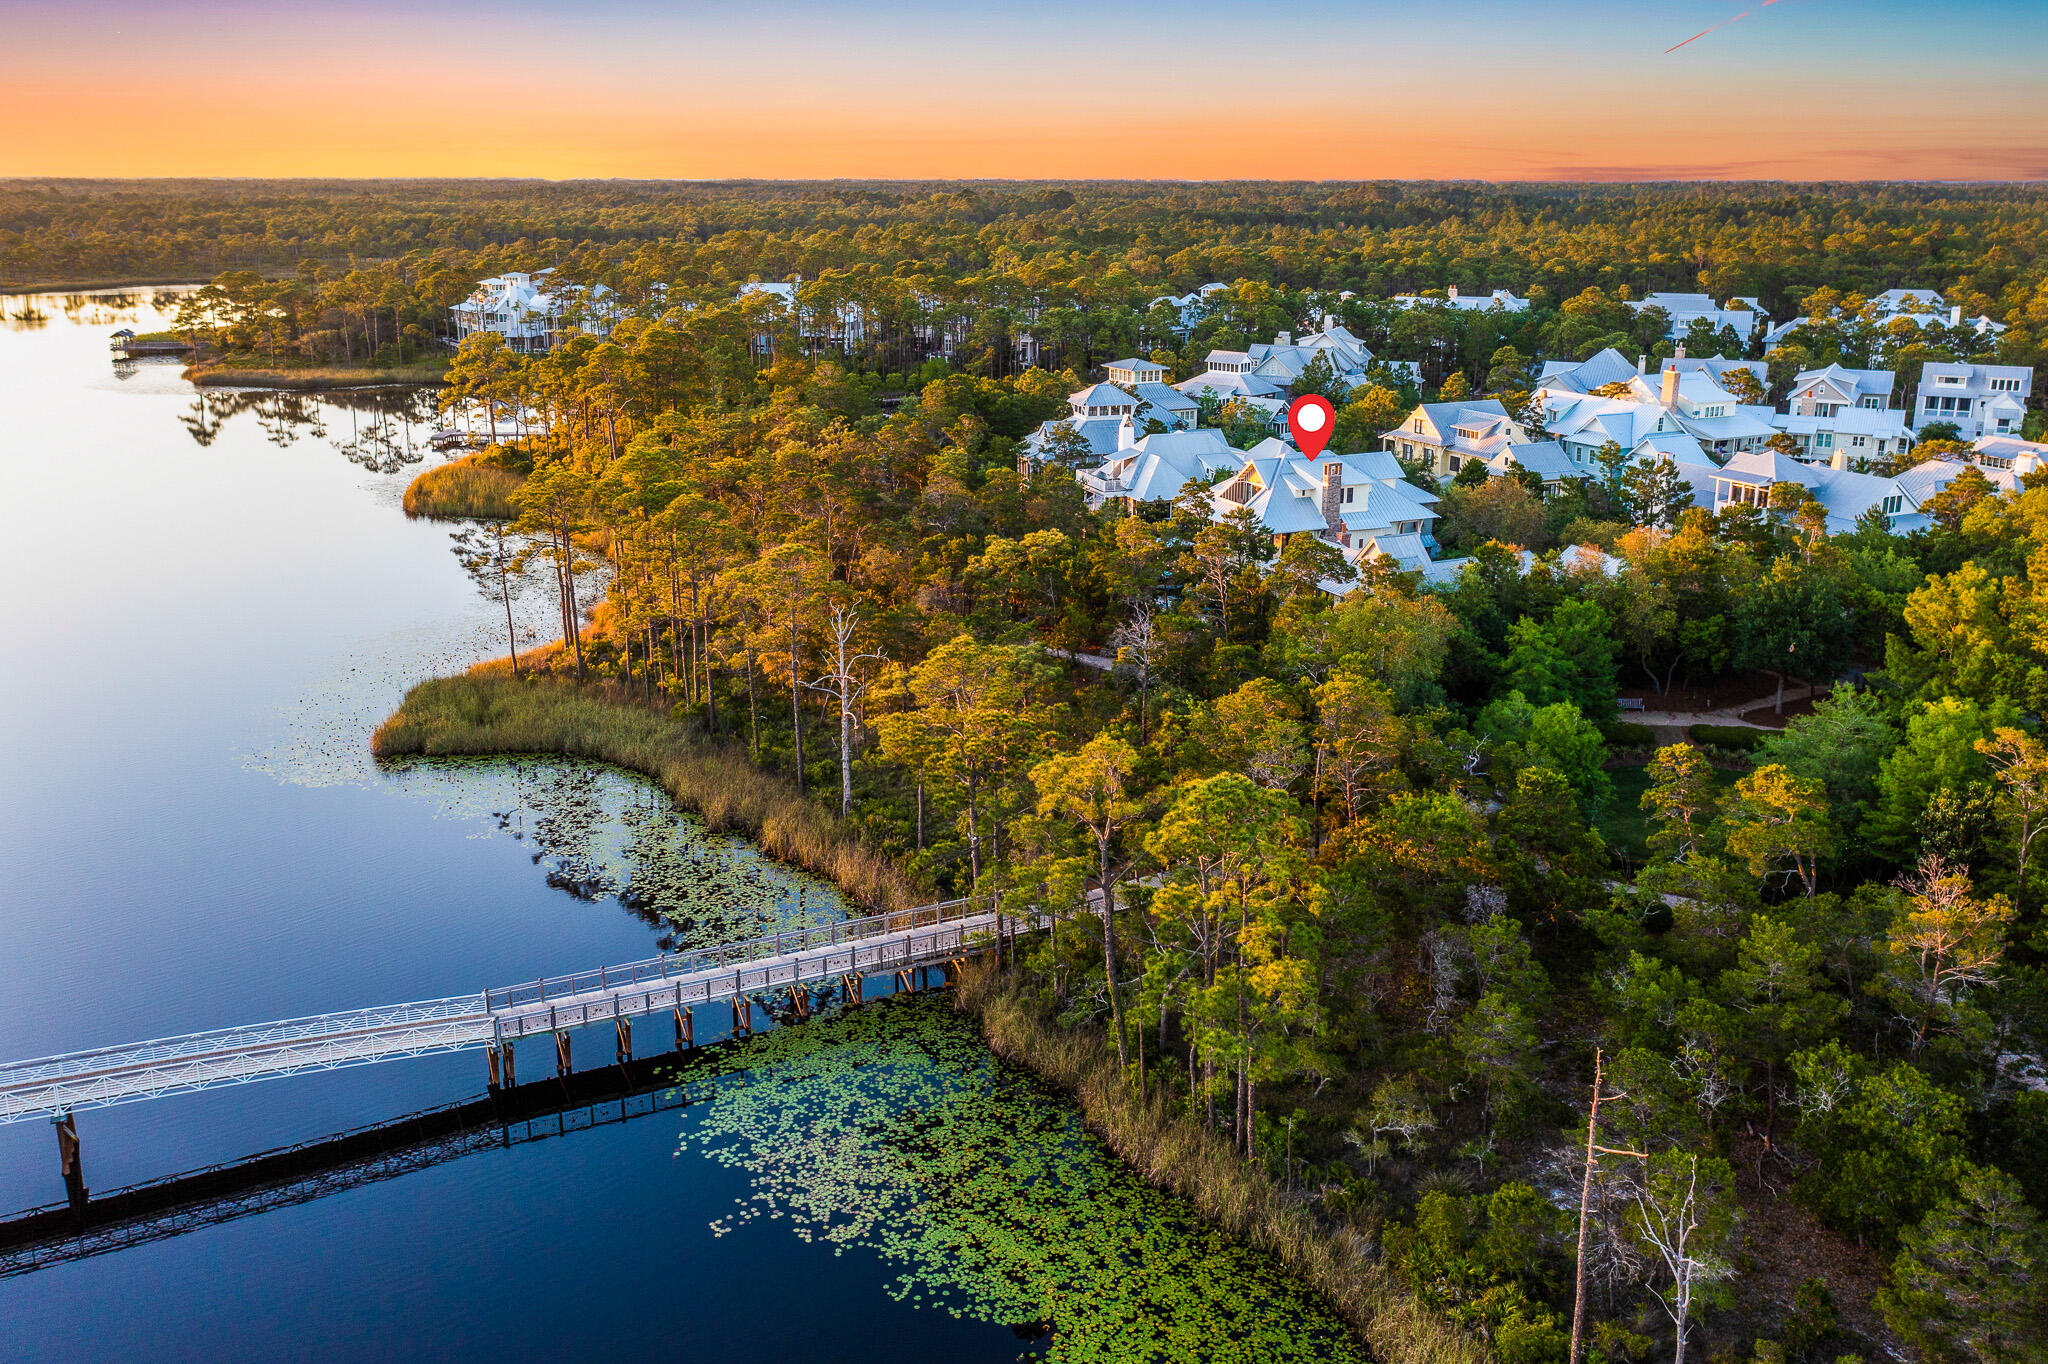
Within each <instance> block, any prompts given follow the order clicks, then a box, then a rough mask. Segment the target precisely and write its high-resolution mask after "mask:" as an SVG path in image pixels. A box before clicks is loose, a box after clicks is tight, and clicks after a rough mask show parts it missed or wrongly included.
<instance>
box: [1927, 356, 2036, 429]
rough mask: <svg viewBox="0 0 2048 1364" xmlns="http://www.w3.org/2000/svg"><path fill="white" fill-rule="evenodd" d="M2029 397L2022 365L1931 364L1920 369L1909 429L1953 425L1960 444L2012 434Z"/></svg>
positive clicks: (2030, 386) (2028, 375)
mask: <svg viewBox="0 0 2048 1364" xmlns="http://www.w3.org/2000/svg"><path fill="white" fill-rule="evenodd" d="M2033 394H2034V371H2033V369H2032V367H2030V366H2027V365H1971V364H1951V363H1948V362H1946V361H1939V360H1930V361H1928V362H1927V363H1926V364H1925V365H1924V366H1922V367H1921V370H1920V397H1919V401H1918V402H1917V403H1916V404H1915V406H1914V409H1913V412H1914V416H1913V429H1914V430H1916V431H1917V430H1919V429H1920V428H1921V427H1924V426H1926V425H1927V424H1928V423H1929V422H1953V423H1954V424H1955V426H1956V429H1957V430H1958V431H1960V432H1961V433H1962V438H1963V439H1964V440H1975V439H1977V438H1978V437H1979V436H2016V435H2018V434H2019V433H2020V429H2021V427H2022V426H2024V425H2025V423H2026V416H2027V400H2028V399H2029V398H2031V397H2032V396H2033Z"/></svg>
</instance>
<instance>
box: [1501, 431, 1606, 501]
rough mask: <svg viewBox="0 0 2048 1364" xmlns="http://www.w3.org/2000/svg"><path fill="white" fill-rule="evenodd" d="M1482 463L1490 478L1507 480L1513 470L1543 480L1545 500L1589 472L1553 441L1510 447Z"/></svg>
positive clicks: (1589, 471) (1533, 442) (1532, 442)
mask: <svg viewBox="0 0 2048 1364" xmlns="http://www.w3.org/2000/svg"><path fill="white" fill-rule="evenodd" d="M1485 463H1486V472H1487V475H1488V477H1491V478H1506V477H1507V476H1508V475H1509V474H1510V473H1513V472H1514V471H1515V470H1516V469H1526V470H1528V471H1529V472H1530V473H1532V474H1534V475H1536V477H1537V478H1539V479H1541V480H1542V482H1543V495H1544V496H1546V497H1548V496H1549V495H1550V494H1551V493H1552V492H1553V491H1555V490H1556V489H1557V488H1558V487H1559V486H1560V485H1561V484H1563V483H1564V482H1565V480H1567V479H1574V478H1585V477H1587V476H1588V475H1589V474H1590V473H1591V472H1592V471H1591V470H1589V469H1587V468H1586V467H1585V466H1584V465H1582V464H1580V463H1579V462H1578V461H1577V460H1574V459H1573V458H1572V457H1571V456H1570V455H1569V454H1567V453H1566V452H1565V448H1564V446H1562V445H1560V444H1559V443H1558V442H1556V441H1554V440H1539V441H1531V442H1530V443H1529V444H1527V445H1510V446H1508V447H1507V449H1505V450H1503V451H1501V452H1500V453H1499V454H1497V455H1495V456H1494V457H1493V458H1491V459H1489V460H1487V461H1485Z"/></svg>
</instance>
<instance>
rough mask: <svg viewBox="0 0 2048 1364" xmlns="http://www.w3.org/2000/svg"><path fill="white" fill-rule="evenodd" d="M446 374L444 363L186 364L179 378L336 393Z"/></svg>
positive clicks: (435, 379)
mask: <svg viewBox="0 0 2048 1364" xmlns="http://www.w3.org/2000/svg"><path fill="white" fill-rule="evenodd" d="M447 373H448V367H447V365H445V364H433V365H413V366H407V367H405V368H404V369H402V370H398V371H378V370H368V369H366V370H360V371H357V370H345V369H317V370H294V369H261V368H258V369H247V368H234V369H228V368H208V367H207V366H205V365H187V366H186V367H185V370H184V372H183V373H182V374H181V375H180V376H179V377H180V378H182V379H184V380H185V381H186V382H187V383H189V384H192V385H193V386H194V387H197V388H277V389H291V390H297V391H301V392H321V393H335V392H341V391H344V390H347V389H352V388H426V387H429V386H433V385H438V384H440V383H441V382H442V380H443V379H444V377H445V376H446V375H447Z"/></svg>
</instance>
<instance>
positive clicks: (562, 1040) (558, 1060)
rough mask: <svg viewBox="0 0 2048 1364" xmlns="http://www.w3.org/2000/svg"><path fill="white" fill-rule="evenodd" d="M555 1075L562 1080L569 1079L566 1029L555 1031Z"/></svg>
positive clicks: (567, 1033)
mask: <svg viewBox="0 0 2048 1364" xmlns="http://www.w3.org/2000/svg"><path fill="white" fill-rule="evenodd" d="M555 1074H556V1075H557V1076H559V1077H560V1078H562V1079H564V1080H566V1079H568V1078H569V1030H568V1029H567V1028H558V1029H556V1030H555Z"/></svg>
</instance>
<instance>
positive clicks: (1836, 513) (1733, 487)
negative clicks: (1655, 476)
mask: <svg viewBox="0 0 2048 1364" xmlns="http://www.w3.org/2000/svg"><path fill="white" fill-rule="evenodd" d="M1847 463H1848V461H1847V457H1846V456H1842V455H1837V456H1836V459H1835V462H1834V463H1832V464H1805V463H1801V462H1800V461H1799V460H1796V459H1788V458H1786V457H1785V456H1784V455H1781V454H1779V453H1778V452H1777V451H1775V450H1749V451H1745V452H1743V453H1742V454H1739V455H1736V456H1735V457H1734V458H1733V459H1730V460H1729V461H1728V462H1727V463H1726V464H1724V465H1722V466H1721V468H1720V470H1719V471H1718V472H1717V473H1716V474H1715V475H1714V479H1713V484H1714V488H1713V506H1714V508H1715V509H1716V510H1719V509H1720V508H1721V507H1725V506H1727V505H1729V504H1730V503H1735V502H1746V503H1750V504H1751V505H1754V506H1759V507H1768V506H1770V505H1771V488H1772V487H1773V486H1774V485H1776V484H1779V483H1798V484H1801V485H1803V486H1804V487H1806V488H1807V489H1809V490H1810V491H1811V492H1812V493H1813V496H1814V497H1815V498H1816V499H1817V500H1818V501H1819V502H1820V504H1821V505H1822V506H1823V507H1825V508H1826V509H1827V533H1828V534H1830V535H1839V534H1842V533H1844V532H1846V531H1851V530H1854V529H1855V528H1856V523H1857V521H1858V520H1859V519H1860V518H1861V517H1862V516H1864V515H1865V514H1866V513H1868V512H1870V511H1872V510H1878V511H1882V512H1883V514H1884V518H1885V528H1886V529H1887V530H1889V531H1891V532H1892V533H1893V534H1895V535H1905V534H1910V533H1911V532H1913V531H1916V530H1923V529H1925V528H1926V527H1927V526H1928V525H1929V524H1931V523H1930V522H1929V520H1928V517H1927V515H1926V513H1924V512H1922V511H1921V510H1920V503H1921V501H1922V499H1923V498H1924V497H1927V496H1932V494H1933V489H1931V488H1929V487H1927V486H1926V482H1925V480H1914V479H1910V478H1907V479H1901V478H1881V477H1879V476H1877V475H1875V474H1865V473H1858V472H1856V471H1855V470H1853V469H1850V468H1848V467H1847ZM1699 491H1700V489H1699V486H1698V485H1697V484H1695V485H1694V492H1695V494H1696V495H1697V494H1698V493H1699Z"/></svg>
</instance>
